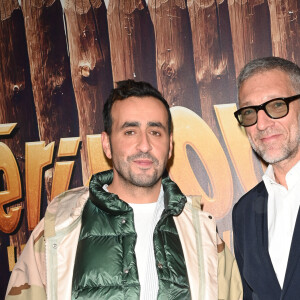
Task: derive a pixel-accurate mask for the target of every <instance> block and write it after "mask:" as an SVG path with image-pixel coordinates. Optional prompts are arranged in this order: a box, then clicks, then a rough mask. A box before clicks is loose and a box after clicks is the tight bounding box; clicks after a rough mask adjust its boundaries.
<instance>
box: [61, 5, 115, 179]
mask: <svg viewBox="0 0 300 300" xmlns="http://www.w3.org/2000/svg"><path fill="white" fill-rule="evenodd" d="M64 12H65V16H66V27H67V33H68V45H69V51H70V62H71V72H72V81H73V86H74V92H75V96H76V103H77V108H78V114H79V126H80V136H81V139H82V141H83V145H82V150H81V160H82V175H83V181H84V183H85V182H87V180H88V179H89V177H90V176H91V175H92V174H91V171H90V167H89V165H88V152H87V142H86V135H88V134H95V133H97V134H99V133H100V132H101V131H102V130H103V124H102V109H103V104H104V102H105V100H106V98H107V96H108V94H109V91H110V89H111V88H112V87H113V83H112V72H111V64H110V53H109V40H108V28H107V17H106V7H105V4H104V2H103V1H102V0H94V1H89V0H83V1H78V0H69V1H65V3H64Z"/></svg>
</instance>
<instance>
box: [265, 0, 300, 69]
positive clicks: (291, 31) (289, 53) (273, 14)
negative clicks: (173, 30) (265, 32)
mask: <svg viewBox="0 0 300 300" xmlns="http://www.w3.org/2000/svg"><path fill="white" fill-rule="evenodd" d="M268 4H269V11H270V22H271V38H272V50H273V55H274V56H280V57H284V58H286V59H289V60H292V61H293V62H296V63H298V64H299V63H300V51H299V48H300V39H299V36H300V23H299V18H300V12H299V2H298V1H289V0H279V1H270V0H269V1H268Z"/></svg>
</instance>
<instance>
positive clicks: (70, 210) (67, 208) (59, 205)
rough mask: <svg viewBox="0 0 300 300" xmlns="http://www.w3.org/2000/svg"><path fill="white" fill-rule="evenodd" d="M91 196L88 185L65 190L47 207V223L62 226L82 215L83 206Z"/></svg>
mask: <svg viewBox="0 0 300 300" xmlns="http://www.w3.org/2000/svg"><path fill="white" fill-rule="evenodd" d="M88 198H89V188H88V187H85V186H83V187H78V188H75V189H71V190H68V191H65V192H63V193H61V194H60V195H58V196H57V197H55V198H54V199H53V200H52V201H51V202H50V204H49V205H48V207H47V210H46V214H45V224H46V225H47V227H48V225H50V226H51V227H52V226H55V227H57V226H60V225H62V224H65V225H67V224H70V223H72V221H74V220H75V219H76V218H78V217H79V216H81V213H82V210H83V207H84V205H85V203H86V201H87V200H88Z"/></svg>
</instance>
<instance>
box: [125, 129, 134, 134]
mask: <svg viewBox="0 0 300 300" xmlns="http://www.w3.org/2000/svg"><path fill="white" fill-rule="evenodd" d="M134 134H135V132H134V131H133V130H127V131H125V135H134Z"/></svg>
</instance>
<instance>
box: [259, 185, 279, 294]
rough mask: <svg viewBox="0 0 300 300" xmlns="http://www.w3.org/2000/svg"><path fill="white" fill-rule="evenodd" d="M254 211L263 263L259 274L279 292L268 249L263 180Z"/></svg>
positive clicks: (266, 198)
mask: <svg viewBox="0 0 300 300" xmlns="http://www.w3.org/2000/svg"><path fill="white" fill-rule="evenodd" d="M255 212H256V214H255V216H256V235H257V243H258V252H259V253H260V257H261V259H262V262H263V264H264V266H263V271H264V273H265V274H261V276H264V277H265V280H266V281H268V282H269V284H270V286H273V287H274V289H275V287H276V290H278V292H279V293H280V291H281V288H280V285H279V282H278V279H277V276H276V273H275V271H274V268H273V265H272V261H271V257H270V254H269V249H268V245H269V240H268V236H269V235H268V193H267V190H266V187H265V185H264V183H263V182H261V184H260V186H259V189H258V194H257V198H256V199H255Z"/></svg>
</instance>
